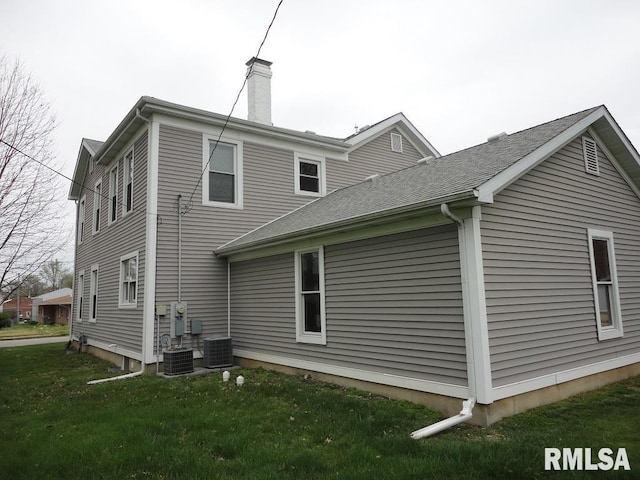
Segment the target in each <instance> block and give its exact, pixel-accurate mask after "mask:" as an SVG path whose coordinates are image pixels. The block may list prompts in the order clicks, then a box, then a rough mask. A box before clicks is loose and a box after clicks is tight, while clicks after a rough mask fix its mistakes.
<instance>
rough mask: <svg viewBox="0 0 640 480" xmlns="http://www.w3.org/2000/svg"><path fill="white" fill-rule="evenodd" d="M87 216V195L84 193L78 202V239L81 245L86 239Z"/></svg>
mask: <svg viewBox="0 0 640 480" xmlns="http://www.w3.org/2000/svg"><path fill="white" fill-rule="evenodd" d="M86 216H87V196H86V195H83V196H82V197H81V198H80V203H78V231H77V232H76V241H77V243H78V245H81V244H82V242H83V241H84V221H85V218H86Z"/></svg>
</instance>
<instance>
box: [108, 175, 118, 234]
mask: <svg viewBox="0 0 640 480" xmlns="http://www.w3.org/2000/svg"><path fill="white" fill-rule="evenodd" d="M117 207H118V165H115V166H114V167H113V168H112V169H111V170H110V171H109V223H113V222H115V221H116V220H117V219H118V208H117Z"/></svg>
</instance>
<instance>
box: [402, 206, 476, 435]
mask: <svg viewBox="0 0 640 480" xmlns="http://www.w3.org/2000/svg"><path fill="white" fill-rule="evenodd" d="M440 212H442V215H444V216H445V217H447V218H448V219H449V220H451V221H452V222H454V223H456V224H458V228H461V229H463V230H464V222H463V221H462V219H461V218H460V217H458V216H457V215H454V214H453V213H452V212H451V210H449V205H447V204H446V203H442V204H440ZM474 375H475V372H474ZM474 387H475V380H473V381H472V379H469V393H470V394H471V395H475V388H474ZM475 404H476V399H475V397H471V398H469V399H468V400H465V401H463V402H462V410H460V413H458V415H455V416H453V417H449V418H447V419H445V420H442V421H440V422H438V423H434V424H433V425H429V426H428V427H424V428H421V429H420V430H416V431H414V432H412V433H411V438H413V439H414V440H418V439H420V438H425V437H430V436H431V435H435V434H436V433H438V432H441V431H443V430H446V429H447V428H451V427H453V426H454V425H458V424H459V423H463V422H466V421H467V420H471V417H473V407H474V405H475Z"/></svg>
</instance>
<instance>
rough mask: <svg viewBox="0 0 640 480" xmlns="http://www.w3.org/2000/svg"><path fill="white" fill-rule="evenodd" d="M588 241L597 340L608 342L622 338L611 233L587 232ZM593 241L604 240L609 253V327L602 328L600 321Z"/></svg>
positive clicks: (590, 230)
mask: <svg viewBox="0 0 640 480" xmlns="http://www.w3.org/2000/svg"><path fill="white" fill-rule="evenodd" d="M587 237H588V240H589V263H590V264H591V283H592V285H593V300H594V305H595V314H596V325H597V327H598V340H609V339H611V338H618V337H622V336H623V329H622V312H621V309H620V292H619V291H618V273H617V270H616V257H615V247H614V244H613V232H610V231H606V230H595V229H591V228H589V229H588V230H587ZM593 239H597V240H606V241H607V251H608V253H609V270H610V273H611V290H612V294H611V317H612V318H611V326H610V327H603V326H602V324H601V321H600V306H599V299H598V284H597V279H596V263H595V257H594V253H593Z"/></svg>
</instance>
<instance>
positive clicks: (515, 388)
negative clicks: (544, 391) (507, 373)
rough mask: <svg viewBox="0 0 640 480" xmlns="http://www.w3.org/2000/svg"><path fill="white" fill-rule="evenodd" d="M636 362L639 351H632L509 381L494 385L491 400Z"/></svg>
mask: <svg viewBox="0 0 640 480" xmlns="http://www.w3.org/2000/svg"><path fill="white" fill-rule="evenodd" d="M638 362H640V353H634V354H631V355H626V356H624V357H618V358H614V359H611V360H605V361H602V362H598V363H593V364H591V365H585V366H583V367H577V368H571V369H569V370H563V371H562V372H558V373H552V374H549V375H543V376H541V377H536V378H532V379H530V380H523V381H521V382H516V383H510V384H509V385H503V386H500V387H494V388H493V401H494V402H495V401H497V400H502V399H503V398H508V397H513V396H515V395H520V394H522V393H529V392H533V391H535V390H540V389H541V388H546V387H551V386H553V385H559V384H561V383H564V382H569V381H571V380H577V379H579V378H584V377H588V376H589V375H595V374H598V373H602V372H606V371H608V370H615V369H616V368H620V367H626V366H628V365H633V364H634V363H638Z"/></svg>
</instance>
